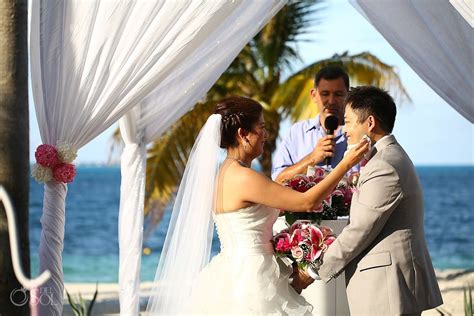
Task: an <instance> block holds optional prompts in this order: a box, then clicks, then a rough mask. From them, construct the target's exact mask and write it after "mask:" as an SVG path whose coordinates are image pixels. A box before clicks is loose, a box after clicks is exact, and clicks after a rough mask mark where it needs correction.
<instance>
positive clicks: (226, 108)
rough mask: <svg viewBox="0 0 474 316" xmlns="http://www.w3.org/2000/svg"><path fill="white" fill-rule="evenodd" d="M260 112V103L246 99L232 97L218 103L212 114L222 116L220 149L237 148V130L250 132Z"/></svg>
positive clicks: (261, 109)
mask: <svg viewBox="0 0 474 316" xmlns="http://www.w3.org/2000/svg"><path fill="white" fill-rule="evenodd" d="M262 111H263V108H262V106H261V105H260V103H258V102H257V101H255V100H252V99H250V98H246V97H240V96H232V97H227V98H225V99H222V100H221V101H219V103H217V105H216V109H215V111H214V113H215V114H220V115H221V116H222V129H221V143H220V146H221V148H229V147H235V146H237V145H238V142H237V138H236V133H237V130H238V129H239V128H243V129H244V130H246V131H251V130H252V129H253V128H254V125H255V124H256V123H257V122H258V120H259V118H260V115H261V114H262Z"/></svg>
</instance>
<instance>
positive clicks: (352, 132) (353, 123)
mask: <svg viewBox="0 0 474 316" xmlns="http://www.w3.org/2000/svg"><path fill="white" fill-rule="evenodd" d="M366 121H367V120H365V121H364V122H359V119H358V116H357V113H356V112H355V111H354V110H353V109H352V108H351V106H350V104H347V105H346V111H345V114H344V122H345V124H344V133H345V134H346V138H347V144H349V145H353V144H357V143H359V142H360V140H361V139H362V136H364V134H368V126H367V124H366Z"/></svg>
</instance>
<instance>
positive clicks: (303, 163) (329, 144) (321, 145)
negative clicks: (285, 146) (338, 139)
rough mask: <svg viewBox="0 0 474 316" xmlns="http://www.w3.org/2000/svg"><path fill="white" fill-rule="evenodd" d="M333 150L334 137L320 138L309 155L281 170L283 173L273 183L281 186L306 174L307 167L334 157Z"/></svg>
mask: <svg viewBox="0 0 474 316" xmlns="http://www.w3.org/2000/svg"><path fill="white" fill-rule="evenodd" d="M334 150H335V145H334V135H327V136H324V137H322V138H321V139H320V140H319V141H318V144H317V145H316V147H315V148H314V149H313V151H312V152H311V153H309V154H308V155H307V156H306V157H304V158H303V159H301V160H300V161H298V162H297V163H295V164H294V165H292V166H288V167H286V168H285V169H283V171H281V172H280V174H278V176H277V177H276V178H275V182H278V183H280V184H281V183H283V182H284V181H286V180H288V179H291V178H293V177H294V176H295V175H297V174H306V170H307V169H308V166H314V165H316V164H318V163H320V162H321V161H323V160H324V159H325V158H326V157H334Z"/></svg>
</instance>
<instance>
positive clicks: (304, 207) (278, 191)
mask: <svg viewBox="0 0 474 316" xmlns="http://www.w3.org/2000/svg"><path fill="white" fill-rule="evenodd" d="M367 149H368V145H367V144H366V143H360V144H359V145H357V147H356V148H355V149H354V150H353V151H351V152H349V153H348V154H347V155H346V157H344V158H343V160H342V161H341V162H340V163H339V164H338V165H337V166H336V168H334V169H333V170H332V171H331V172H330V173H329V174H328V175H327V176H326V177H325V178H324V179H323V180H322V181H321V182H319V183H318V184H316V185H315V186H314V187H312V188H311V189H309V190H308V191H306V192H304V193H301V192H297V191H295V190H292V189H290V188H288V187H284V186H281V185H279V184H277V183H276V182H273V181H271V180H270V179H268V178H267V177H266V176H264V175H263V174H261V173H259V172H256V171H254V170H252V169H248V168H246V169H245V170H242V171H241V172H240V176H239V178H238V180H237V181H238V183H234V186H235V187H238V188H245V189H244V190H239V193H240V194H242V198H243V200H244V201H246V202H252V203H258V204H263V205H267V206H270V207H274V208H278V209H285V210H291V211H294V212H307V211H308V210H314V209H317V208H318V207H319V205H320V204H321V202H322V201H323V199H324V198H326V197H327V196H329V194H331V192H332V191H333V190H334V187H335V186H336V185H337V184H338V183H339V181H340V180H341V179H342V177H344V175H345V174H346V172H348V171H349V170H350V169H351V168H352V167H353V166H354V165H355V164H357V163H358V162H359V161H360V160H361V159H362V157H363V155H364V153H365V152H366V151H367Z"/></svg>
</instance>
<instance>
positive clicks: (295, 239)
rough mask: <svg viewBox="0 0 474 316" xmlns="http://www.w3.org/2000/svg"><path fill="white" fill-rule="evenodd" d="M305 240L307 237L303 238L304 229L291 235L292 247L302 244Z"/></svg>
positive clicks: (297, 230)
mask: <svg viewBox="0 0 474 316" xmlns="http://www.w3.org/2000/svg"><path fill="white" fill-rule="evenodd" d="M303 240H305V237H304V236H303V230H302V229H296V230H295V231H294V232H293V234H292V235H291V245H292V246H296V245H298V244H299V243H300V242H302V241H303Z"/></svg>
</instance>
